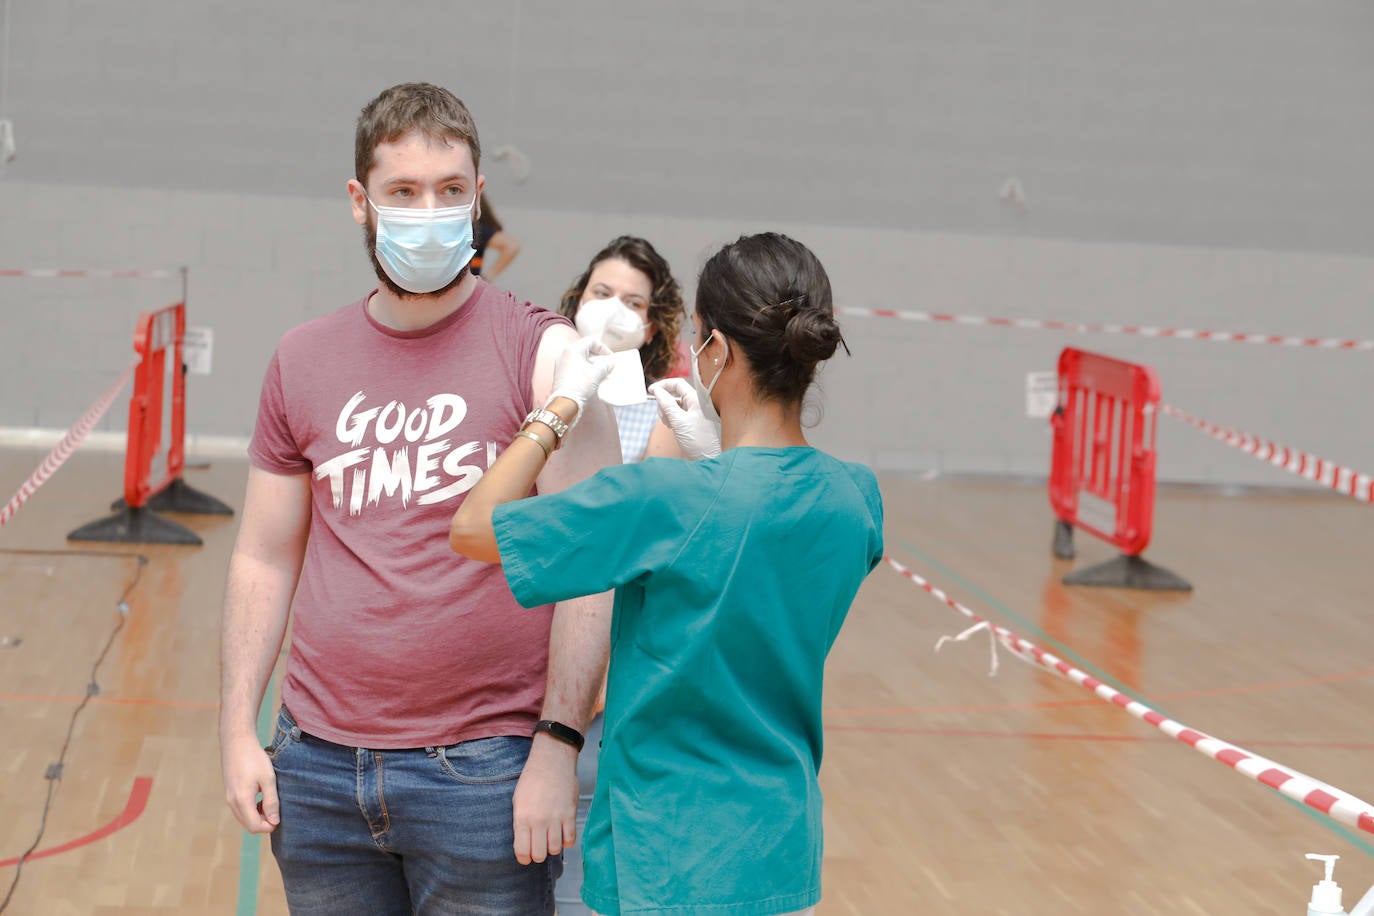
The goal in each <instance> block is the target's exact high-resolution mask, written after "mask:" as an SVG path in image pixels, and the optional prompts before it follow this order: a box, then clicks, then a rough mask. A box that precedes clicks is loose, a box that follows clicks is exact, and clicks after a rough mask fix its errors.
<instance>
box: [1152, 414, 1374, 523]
mask: <svg viewBox="0 0 1374 916" xmlns="http://www.w3.org/2000/svg"><path fill="white" fill-rule="evenodd" d="M1159 409H1160V411H1161V412H1162V413H1165V414H1167V415H1168V416H1171V417H1173V418H1174V419H1175V420H1182V421H1183V422H1184V423H1187V424H1188V425H1189V426H1194V427H1197V428H1198V429H1200V430H1202V431H1203V432H1205V433H1207V434H1208V435H1209V436H1211V437H1212V438H1214V439H1218V440H1220V441H1222V442H1225V443H1226V444H1227V445H1229V446H1232V447H1233V448H1238V449H1240V450H1241V451H1243V452H1248V453H1250V454H1251V455H1254V456H1255V457H1256V458H1258V459H1260V460H1261V461H1267V462H1269V463H1270V464H1272V465H1273V466H1274V467H1276V468H1283V469H1284V470H1285V471H1288V472H1289V473H1292V474H1297V475H1298V476H1300V477H1304V478H1306V479H1308V480H1310V481H1312V482H1313V483H1319V484H1321V485H1322V486H1325V487H1330V488H1331V489H1333V490H1335V491H1336V492H1337V493H1341V494H1344V495H1345V496H1349V497H1351V498H1352V499H1358V500H1359V501H1360V502H1363V503H1374V477H1371V476H1370V475H1368V474H1361V473H1360V472H1358V471H1352V470H1351V469H1350V468H1347V467H1342V466H1341V465H1339V464H1336V463H1335V462H1333V461H1327V460H1325V459H1323V458H1318V457H1317V456H1316V455H1311V454H1308V453H1307V452H1300V451H1298V450H1297V449H1291V448H1289V447H1288V446H1286V445H1279V444H1278V443H1277V442H1268V441H1266V440H1264V439H1260V438H1257V437H1255V436H1252V435H1250V434H1249V433H1243V432H1241V431H1240V430H1236V429H1231V428H1230V427H1226V426H1217V425H1216V424H1215V423H1208V422H1207V421H1206V420H1200V419H1198V418H1197V417H1194V416H1192V415H1191V414H1187V413H1184V412H1183V411H1181V410H1179V409H1178V408H1177V407H1170V406H1169V405H1168V404H1161V405H1160V407H1159Z"/></svg>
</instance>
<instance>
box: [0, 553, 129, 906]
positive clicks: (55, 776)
mask: <svg viewBox="0 0 1374 916" xmlns="http://www.w3.org/2000/svg"><path fill="white" fill-rule="evenodd" d="M0 554H17V555H22V556H58V557H71V556H82V557H118V558H119V559H122V560H137V561H138V567H137V568H136V569H135V571H134V578H133V581H131V582H130V583H129V585H128V586H127V587H126V588H125V589H124V593H123V594H122V595H120V596H119V601H118V602H117V603H116V605H115V609H116V610H118V611H119V617H118V619H116V621H115V625H114V629H113V630H111V631H110V638H109V639H107V640H105V648H103V649H101V650H100V655H99V656H97V657H96V660H95V664H93V665H92V666H91V679H90V681H89V682H87V684H86V695H85V696H83V697H82V698H81V702H80V703H78V704H77V706H76V709H74V710H72V718H71V721H70V722H69V723H68V724H67V738H66V740H65V741H63V742H62V751H61V753H59V754H58V755H57V762H56V763H50V764H48V770H47V772H46V773H44V774H43V778H44V779H45V780H46V781H47V783H48V794H47V798H45V799H44V800H43V816H42V819H41V820H40V821H39V824H38V835H37V836H35V837H34V838H33V843H32V844H30V846H29V848H28V849H26V850H24V852H23V853H22V854H21V855H20V856H19V861H18V862H16V863H15V865H14V879H13V880H12V881H10V889H9V891H7V892H6V893H5V899H4V900H0V913H3V912H5V910H6V909H7V908H8V907H9V905H10V900H11V899H13V897H14V891H15V888H17V887H18V886H19V875H20V873H21V872H22V871H23V869H24V860H25V859H27V858H28V857H29V856H31V855H33V853H34V851H35V850H36V849H38V844H39V843H41V842H43V833H44V832H45V831H46V830H47V829H48V814H49V812H50V811H51V810H52V801H53V798H54V796H56V795H57V784H58V783H59V782H60V781H61V779H62V768H63V767H64V766H65V765H66V761H67V751H68V750H70V749H71V745H72V735H73V734H74V733H75V731H76V719H77V717H78V716H80V715H81V711H82V710H83V709H85V708H86V704H87V703H89V702H90V701H91V697H93V696H96V695H98V694H99V693H100V684H99V682H97V681H96V674H97V673H98V672H99V671H100V666H101V664H103V663H104V661H105V656H106V655H108V654H109V653H110V648H111V647H112V646H113V645H114V641H115V638H116V637H118V636H119V632H120V631H121V630H123V629H124V622H125V621H126V620H128V618H129V595H131V594H133V591H134V589H135V588H137V587H138V583H139V581H140V580H141V579H142V578H143V567H145V566H147V565H148V558H147V557H145V556H143V555H142V554H138V553H120V552H118V551H114V550H0Z"/></svg>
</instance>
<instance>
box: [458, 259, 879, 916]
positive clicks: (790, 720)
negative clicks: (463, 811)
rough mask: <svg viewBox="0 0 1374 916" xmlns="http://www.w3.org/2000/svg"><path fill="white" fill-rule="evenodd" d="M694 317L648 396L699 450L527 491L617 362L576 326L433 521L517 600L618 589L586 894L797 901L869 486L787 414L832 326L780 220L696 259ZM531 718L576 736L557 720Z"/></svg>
mask: <svg viewBox="0 0 1374 916" xmlns="http://www.w3.org/2000/svg"><path fill="white" fill-rule="evenodd" d="M693 318H694V324H695V328H694V330H695V334H694V337H695V341H696V345H695V346H694V347H693V348H692V350H693V353H694V356H693V362H695V363H696V367H695V369H694V371H693V373H692V375H693V384H692V385H691V387H690V389H688V390H689V391H690V392H691V396H684V397H682V398H677V397H669V396H666V395H665V397H664V398H663V402H662V409H663V411H664V413H665V415H667V416H668V417H669V418H670V419H672V420H673V422H672V424H671V425H672V426H673V428H674V430H681V432H680V433H679V435H680V436H681V439H680V441H683V443H684V445H686V444H689V443H690V444H691V446H692V449H693V450H696V451H700V452H701V453H702V454H703V457H702V458H700V459H699V460H695V461H680V460H679V461H673V460H660V459H648V460H645V461H642V462H640V463H638V464H634V465H621V466H612V467H608V468H603V469H602V470H601V471H599V472H598V473H597V474H596V475H595V476H594V477H592V478H591V479H590V480H586V481H583V482H582V483H580V484H577V485H576V486H573V487H571V488H569V489H568V490H566V491H564V492H562V493H556V494H551V495H548V496H543V495H540V496H529V493H530V485H531V482H532V481H533V480H534V476H535V475H536V474H537V473H538V469H539V468H540V467H542V466H543V465H544V462H545V461H546V459H547V458H548V456H549V455H550V454H551V453H552V451H553V450H554V449H555V448H557V447H558V446H559V445H561V444H563V442H564V441H565V439H566V437H567V436H569V435H572V436H576V435H578V433H577V432H576V430H575V429H573V426H574V425H575V424H576V422H577V419H578V417H579V416H580V415H581V411H582V409H583V405H585V404H588V403H590V402H591V399H593V398H595V397H596V390H597V388H598V387H599V386H600V385H601V384H602V383H603V380H604V379H605V377H606V376H607V374H608V373H609V372H610V371H611V368H612V360H611V356H610V353H609V350H607V348H606V347H605V345H604V344H603V343H601V342H600V341H597V340H583V341H580V342H578V343H575V344H573V345H572V346H570V347H569V348H568V349H567V350H565V351H564V352H563V354H562V356H560V358H559V360H558V365H557V367H556V368H555V370H554V383H553V396H552V397H551V398H550V400H549V402H548V409H549V411H551V412H552V413H553V414H555V415H556V416H554V417H552V418H549V419H550V424H551V425H550V424H546V423H544V422H541V421H537V420H536V421H532V422H530V423H528V424H527V425H526V426H525V428H523V429H522V430H521V431H520V433H519V435H518V437H517V438H516V440H515V441H513V442H511V444H510V446H509V447H508V448H507V449H506V450H505V451H504V452H502V454H501V456H500V457H499V458H498V459H497V461H496V463H495V464H494V465H492V467H491V468H489V469H488V470H487V472H486V473H485V474H484V475H483V476H482V479H481V480H480V481H478V483H477V485H476V486H475V487H474V488H473V489H472V491H471V492H470V493H468V494H467V497H466V499H465V501H464V503H463V505H462V506H461V507H459V509H458V511H457V512H456V513H455V514H454V517H453V522H452V524H451V526H450V528H449V544H450V546H452V547H453V549H454V550H455V551H457V552H458V553H460V554H463V555H464V556H467V557H470V558H472V559H476V560H485V561H487V562H490V563H500V564H502V570H503V572H504V574H505V578H506V582H507V583H508V584H509V585H510V587H511V591H512V593H513V594H514V595H515V598H516V600H517V601H519V602H520V603H521V604H522V605H525V606H529V607H533V606H535V605H537V604H538V603H539V602H543V601H550V600H562V599H564V598H567V597H571V596H577V595H588V594H596V593H599V592H601V591H603V590H605V589H608V588H613V589H615V605H614V611H613V614H612V617H611V620H610V623H609V630H610V632H609V634H608V635H609V646H610V670H609V679H608V686H607V692H606V725H605V734H604V737H603V739H602V741H601V748H600V750H599V756H600V773H599V776H598V780H597V784H596V795H595V798H594V799H593V801H592V808H591V816H590V818H589V820H588V823H587V827H586V831H585V834H584V835H583V836H581V837H580V839H579V841H580V842H581V843H582V844H583V846H584V849H583V857H584V860H585V862H586V877H585V880H584V883H583V889H582V898H583V900H584V902H585V903H586V904H587V905H588V906H589V907H590V908H591V910H592V911H593V912H596V913H603V914H613V913H629V912H633V913H636V914H640V916H654V914H661V916H712V914H722V913H735V914H741V916H743V914H748V916H775V914H809V913H811V912H813V908H814V907H815V905H816V904H817V902H819V900H820V896H821V884H820V882H821V848H822V842H821V832H822V811H821V808H822V800H821V793H820V786H819V782H818V779H817V774H818V770H819V768H820V764H821V754H822V747H823V744H824V735H823V728H822V722H821V696H822V687H823V685H822V681H823V670H824V664H825V658H826V656H827V655H828V653H829V651H830V647H831V646H832V645H833V643H834V641H835V638H836V636H837V635H838V633H839V630H840V626H841V625H842V624H843V622H844V619H845V616H846V615H847V614H848V612H849V607H850V605H851V603H852V602H853V600H854V596H855V594H856V592H857V591H858V588H859V585H860V583H862V581H863V579H864V578H865V577H866V576H867V575H868V573H869V572H871V571H872V569H873V568H874V567H875V566H876V565H877V564H878V563H879V562H880V561H881V559H882V552H883V533H882V526H883V509H882V497H881V495H880V493H879V490H878V481H877V478H876V477H875V476H874V474H873V472H872V471H871V470H869V469H868V468H866V467H864V466H863V465H859V464H852V463H848V462H842V461H839V460H837V459H835V458H833V457H831V456H830V455H827V454H826V453H824V452H822V451H820V450H818V449H816V448H813V447H812V446H811V445H810V444H809V443H808V442H807V439H806V433H805V430H804V429H803V427H802V421H801V416H802V402H803V400H804V399H805V397H806V395H807V392H808V391H809V390H810V389H811V386H812V383H813V382H814V381H815V376H816V370H817V368H818V367H819V366H820V365H821V364H822V363H823V362H825V361H826V360H827V359H829V358H830V357H831V356H832V355H834V353H835V352H836V350H837V349H839V348H840V347H841V346H843V345H844V337H843V335H842V334H841V331H840V327H839V325H838V324H837V323H836V321H835V314H834V305H833V300H832V294H831V289H830V280H829V278H828V277H827V276H826V273H825V269H824V268H823V267H822V266H821V264H820V262H819V261H818V260H817V259H816V256H815V255H814V254H813V253H812V252H811V251H810V249H808V248H807V247H806V246H804V245H802V244H801V243H800V242H797V241H795V240H794V239H790V238H788V237H786V236H783V235H778V234H776V233H765V234H763V235H755V236H749V237H746V238H741V239H740V240H739V241H737V242H734V243H732V244H730V245H727V246H725V248H723V249H722V250H721V251H719V252H717V253H716V254H715V255H714V256H713V257H712V258H711V259H710V260H709V261H707V262H706V265H705V266H704V267H703V268H702V271H701V276H700V278H699V280H698V282H697V292H696V312H695V315H694V316H693ZM665 384H666V383H665ZM655 390H656V391H662V390H663V389H662V388H660V387H658V386H656V388H655ZM706 410H710V411H712V412H713V413H714V414H715V415H716V416H718V417H719V425H717V424H716V423H715V421H714V420H712V419H710V418H709V415H707V414H705V413H704V411H706ZM679 414H680V415H681V416H679ZM710 440H713V441H710ZM712 453H714V454H712ZM606 636H607V634H605V633H604V632H603V633H602V634H601V636H600V638H606ZM594 638H597V634H595V633H592V632H588V634H587V636H586V639H594ZM543 724H545V725H547V726H549V727H551V728H552V727H554V726H557V728H558V730H559V731H560V732H561V735H560V736H559V740H562V741H564V742H566V743H568V744H569V745H571V746H573V747H578V748H580V747H581V745H582V736H581V735H579V734H578V733H577V732H576V731H575V730H574V729H573V728H572V727H569V726H567V725H561V724H558V723H543ZM588 743H589V744H590V742H588ZM588 750H590V751H592V752H597V749H596V747H595V745H593V746H592V747H590V748H588ZM584 753H585V752H584ZM522 785H523V784H522ZM539 785H540V784H533V785H531V786H529V788H530V789H531V791H535V790H536V789H537V788H538V787H539ZM560 826H561V829H562V837H561V838H560V837H558V836H557V835H555V833H554V831H553V830H552V829H550V831H549V832H548V834H547V835H545V836H540V837H538V838H537V839H532V840H531V842H530V843H529V844H527V845H525V846H523V847H521V846H520V845H519V844H518V843H517V848H516V857H517V859H518V860H519V861H521V862H525V861H540V860H541V859H542V857H543V856H544V854H545V851H546V850H548V849H555V850H556V849H557V848H558V847H559V846H560V845H561V846H565V847H566V846H567V845H568V844H569V843H570V842H572V841H573V839H575V837H574V836H573V835H572V834H574V833H575V831H574V830H573V829H572V828H571V825H569V824H568V823H567V822H566V821H564V822H563V823H562V824H561V825H560ZM560 839H561V841H562V842H561V843H560V842H559V840H560ZM560 912H562V910H560Z"/></svg>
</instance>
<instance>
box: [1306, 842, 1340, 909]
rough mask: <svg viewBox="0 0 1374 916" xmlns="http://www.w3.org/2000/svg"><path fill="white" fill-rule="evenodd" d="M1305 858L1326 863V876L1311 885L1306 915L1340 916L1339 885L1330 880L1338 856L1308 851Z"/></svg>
mask: <svg viewBox="0 0 1374 916" xmlns="http://www.w3.org/2000/svg"><path fill="white" fill-rule="evenodd" d="M1307 858H1309V859H1316V860H1318V861H1320V862H1325V863H1326V877H1325V878H1323V879H1322V880H1321V881H1318V882H1317V883H1316V884H1314V885H1312V899H1311V900H1310V901H1308V903H1307V916H1342V914H1344V913H1345V910H1343V909H1341V886H1340V885H1339V884H1337V883H1336V882H1335V881H1332V880H1331V873H1332V872H1333V871H1335V869H1336V860H1337V859H1339V858H1340V856H1319V855H1317V854H1316V853H1311V852H1309V853H1308V854H1307Z"/></svg>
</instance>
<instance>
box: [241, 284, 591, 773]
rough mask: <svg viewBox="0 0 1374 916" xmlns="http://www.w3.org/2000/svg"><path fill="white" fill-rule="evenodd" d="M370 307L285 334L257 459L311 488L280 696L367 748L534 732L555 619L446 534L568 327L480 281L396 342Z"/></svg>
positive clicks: (321, 728) (267, 383)
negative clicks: (548, 343)
mask: <svg viewBox="0 0 1374 916" xmlns="http://www.w3.org/2000/svg"><path fill="white" fill-rule="evenodd" d="M368 298H370V294H369V296H365V297H364V298H363V299H362V300H361V301H359V302H355V303H354V304H352V305H350V306H347V307H345V308H342V309H340V310H339V311H337V312H334V313H333V314H331V315H327V316H325V317H323V318H319V319H316V320H315V321H311V322H307V323H306V324H303V325H301V326H299V327H297V328H295V329H293V330H291V331H289V332H288V333H287V334H286V336H285V337H283V338H282V340H281V343H280V344H279V345H278V346H277V352H276V353H275V354H274V355H273V357H272V362H271V364H270V365H269V366H268V368H267V376H266V378H265V379H264V381H263V386H262V399H261V402H260V403H259V406H258V419H257V426H256V428H255V430H254V432H253V441H252V444H251V445H250V446H249V450H248V455H249V458H250V459H251V460H252V462H253V464H254V465H255V466H257V467H259V468H261V469H263V470H265V471H270V472H272V473H275V474H307V473H308V474H310V475H311V496H312V499H311V502H312V510H311V521H310V541H309V544H308V545H307V547H306V552H305V565H304V568H303V569H302V571H301V579H300V585H299V586H298V587H297V589H296V595H295V599H294V600H293V602H292V611H293V614H294V621H293V623H292V632H291V653H290V657H289V659H288V661H287V666H286V679H285V681H284V683H283V688H282V695H283V699H284V701H285V702H286V705H287V706H289V707H290V709H291V713H292V715H293V716H295V718H296V721H297V722H298V723H299V724H300V726H301V728H302V729H304V730H305V731H306V732H308V733H309V734H312V735H316V736H318V737H320V738H324V739H325V740H328V741H333V742H335V743H338V744H345V745H349V746H354V747H370V748H382V749H385V748H410V747H427V746H433V745H449V744H455V743H457V742H459V741H466V740H469V739H472V738H486V737H491V736H494V735H528V734H529V733H530V729H531V728H532V727H533V725H534V723H535V721H536V720H537V719H538V713H539V709H540V705H541V703H542V701H543V696H544V679H545V674H546V671H547V668H548V644H549V624H550V621H551V619H552V615H553V608H552V606H546V607H542V608H538V609H535V610H525V609H524V608H521V607H520V606H519V605H518V604H517V603H516V601H515V599H514V597H512V596H511V593H510V589H509V587H508V586H507V585H506V580H505V577H504V576H503V575H502V573H501V567H500V566H497V565H495V564H489V563H480V562H477V561H474V560H468V559H466V558H464V557H460V556H458V555H457V554H455V553H454V552H453V551H452V550H451V549H450V548H449V545H448V530H449V520H450V519H451V518H452V517H453V513H454V510H455V509H457V507H458V506H459V504H461V502H462V496H463V494H464V493H466V492H467V491H468V490H471V489H472V487H473V486H474V485H476V483H477V481H478V480H479V479H480V478H481V476H482V473H483V471H485V470H486V469H487V468H488V467H490V465H491V464H492V462H493V461H495V460H496V455H497V452H498V451H499V450H500V449H502V448H504V447H505V445H506V443H508V442H510V441H511V439H512V437H514V435H515V433H516V431H517V430H518V429H519V428H520V424H521V422H522V421H523V420H524V418H525V415H526V414H527V413H528V412H529V410H530V408H531V406H532V399H533V392H532V390H531V384H532V383H531V379H532V378H533V375H534V359H535V353H536V351H537V350H538V346H539V340H540V338H541V337H542V336H543V334H544V332H545V331H546V330H547V329H548V328H549V327H550V326H552V325H554V324H556V323H563V324H567V320H566V319H564V318H561V317H559V316H558V315H556V314H554V313H553V312H549V311H546V310H544V309H541V308H539V307H537V306H534V305H531V304H529V303H527V302H519V301H517V300H516V299H515V298H514V297H513V296H511V294H509V293H507V292H503V291H501V290H498V289H496V288H495V287H493V286H490V285H488V284H487V283H484V282H482V281H480V280H479V281H478V284H477V289H476V291H475V292H474V293H473V294H472V296H471V297H470V298H469V299H468V300H467V301H466V302H464V303H463V305H462V306H460V307H459V308H458V310H457V311H455V312H454V313H453V314H451V315H449V316H447V317H446V318H444V319H442V320H440V321H438V322H436V323H435V324H433V325H430V326H429V327H427V328H423V329H421V330H418V331H396V330H392V329H391V328H387V327H385V326H383V325H381V324H379V323H378V322H377V321H375V320H373V318H372V317H371V316H370V315H369V314H368V313H367V307H366V304H367V301H368Z"/></svg>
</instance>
